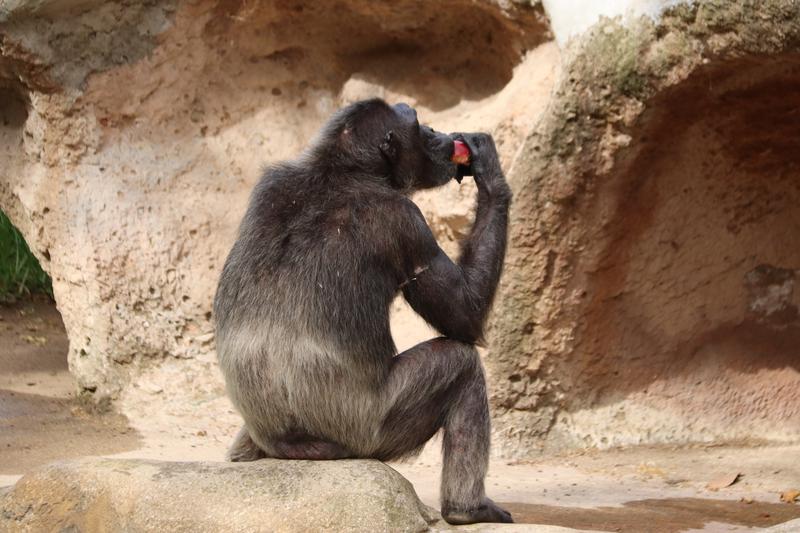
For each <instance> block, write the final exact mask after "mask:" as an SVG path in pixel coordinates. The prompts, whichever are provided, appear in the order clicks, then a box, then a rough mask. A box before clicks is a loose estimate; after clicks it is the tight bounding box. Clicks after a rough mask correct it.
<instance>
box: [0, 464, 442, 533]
mask: <svg viewBox="0 0 800 533" xmlns="http://www.w3.org/2000/svg"><path fill="white" fill-rule="evenodd" d="M437 519H438V515H437V514H436V513H435V511H433V510H432V509H429V508H427V507H426V506H424V505H423V504H422V503H420V501H419V499H418V498H417V496H416V494H415V493H414V489H413V488H412V486H411V484H410V483H409V482H408V481H406V480H405V479H404V478H403V477H402V476H401V475H400V474H398V473H397V472H395V471H394V470H392V469H391V468H389V467H388V466H386V465H384V464H382V463H380V462H378V461H279V460H262V461H257V462H253V463H236V464H235V463H198V462H187V463H171V462H158V461H145V460H123V459H84V460H79V461H71V462H64V463H56V464H53V465H49V466H46V467H44V468H42V469H40V470H37V471H34V472H32V473H29V474H27V475H26V476H25V477H23V478H22V479H20V481H19V482H17V484H16V485H15V486H14V488H13V489H12V490H11V491H10V492H8V493H7V494H5V495H4V496H2V497H0V530H2V531H8V532H10V533H11V532H23V531H25V532H28V531H30V532H33V531H71V530H75V531H84V532H87V533H88V532H92V531H126V532H130V533H134V532H145V531H170V532H196V531H215V532H231V533H232V532H256V531H264V532H266V531H270V532H294V531H298V532H299V531H330V532H362V531H363V532H375V531H393V532H394V531H397V532H418V531H427V530H428V529H429V523H434V522H436V521H437ZM445 527H446V524H445Z"/></svg>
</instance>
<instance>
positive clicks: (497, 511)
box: [442, 498, 514, 526]
mask: <svg viewBox="0 0 800 533" xmlns="http://www.w3.org/2000/svg"><path fill="white" fill-rule="evenodd" d="M442 518H444V519H445V521H446V522H447V523H448V524H452V525H454V526H461V525H464V524H474V523H476V522H501V523H504V524H512V523H513V522H514V520H513V519H512V518H511V513H509V512H508V511H506V510H505V509H503V508H502V507H500V506H498V505H497V504H496V503H494V502H493V501H492V500H490V499H489V498H484V499H483V501H482V502H481V504H480V506H478V507H476V508H474V509H469V510H466V511H463V510H459V509H454V508H451V507H449V506H448V505H447V504H445V505H443V506H442Z"/></svg>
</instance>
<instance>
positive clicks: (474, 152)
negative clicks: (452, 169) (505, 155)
mask: <svg viewBox="0 0 800 533" xmlns="http://www.w3.org/2000/svg"><path fill="white" fill-rule="evenodd" d="M451 137H452V138H453V139H455V140H458V141H461V142H463V143H464V144H466V145H467V148H469V152H470V156H469V165H459V167H458V173H459V174H458V175H459V177H463V176H473V177H474V178H475V184H476V185H477V186H478V189H479V190H480V191H482V192H485V193H488V194H489V196H490V197H505V198H507V199H510V198H511V189H510V188H509V187H508V184H507V183H506V178H505V176H503V169H502V168H500V159H499V158H498V156H497V148H496V147H495V145H494V139H492V136H491V135H489V134H488V133H454V134H452V135H451Z"/></svg>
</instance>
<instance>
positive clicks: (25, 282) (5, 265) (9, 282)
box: [0, 211, 53, 301]
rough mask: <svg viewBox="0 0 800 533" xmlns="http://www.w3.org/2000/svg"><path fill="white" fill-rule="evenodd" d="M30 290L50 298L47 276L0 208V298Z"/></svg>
mask: <svg viewBox="0 0 800 533" xmlns="http://www.w3.org/2000/svg"><path fill="white" fill-rule="evenodd" d="M33 293H44V294H47V295H49V296H50V297H51V298H52V297H53V284H52V281H51V280H50V276H48V275H47V273H46V272H45V271H44V270H42V267H41V265H39V261H37V260H36V257H34V255H33V254H32V253H31V250H30V248H28V245H27V243H26V242H25V239H24V238H23V237H22V234H20V232H19V230H17V228H15V227H14V225H13V224H12V223H11V221H10V220H9V219H8V217H7V216H6V215H5V213H3V212H2V211H0V301H7V300H14V299H16V298H19V297H22V296H26V295H29V294H33Z"/></svg>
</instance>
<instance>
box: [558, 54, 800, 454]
mask: <svg viewBox="0 0 800 533" xmlns="http://www.w3.org/2000/svg"><path fill="white" fill-rule="evenodd" d="M631 135H632V137H633V143H632V145H631V148H630V149H629V150H628V151H627V152H626V153H624V154H622V156H621V158H620V159H619V160H618V165H617V167H616V168H617V169H618V170H617V171H615V174H614V175H613V176H611V178H610V179H609V180H607V181H606V182H605V183H604V184H602V185H600V186H599V189H598V191H597V196H596V198H595V200H593V203H594V207H593V210H594V211H593V213H592V215H590V222H589V225H588V226H587V227H598V228H601V230H599V231H598V232H597V236H596V237H595V238H597V239H598V240H597V241H595V242H592V241H591V239H590V240H589V244H588V248H587V250H589V251H588V252H587V254H586V257H594V260H593V264H591V265H588V266H584V271H585V272H587V274H586V276H587V278H586V280H585V281H584V282H585V283H586V284H587V285H588V287H589V291H588V295H587V298H588V299H589V302H590V303H589V306H588V308H587V309H588V310H587V312H586V313H585V315H584V316H583V317H582V331H581V333H580V341H579V344H578V346H577V349H576V350H575V354H576V358H575V359H574V360H573V361H571V362H566V363H562V365H563V366H562V368H561V375H562V376H563V379H564V382H565V383H567V389H568V390H569V392H568V393H567V398H568V402H569V404H570V406H569V408H568V410H570V411H572V412H573V414H574V413H576V412H580V411H582V410H586V413H594V414H593V415H589V414H587V415H586V416H583V417H581V415H575V416H576V420H578V422H577V425H578V426H582V427H579V428H577V429H576V432H577V433H578V435H579V437H580V438H582V439H583V440H584V441H587V442H589V443H593V444H614V443H615V439H617V440H616V443H618V444H620V443H627V442H630V440H629V441H627V442H621V441H620V440H619V439H623V440H624V439H626V438H627V437H626V436H625V431H622V430H620V428H628V429H630V430H631V431H629V432H628V433H627V434H628V435H630V436H631V439H633V440H634V441H636V440H637V439H638V441H662V442H663V441H686V440H709V439H738V438H764V439H770V438H775V439H786V438H797V437H798V436H800V315H798V307H799V306H800V286H797V285H798V283H800V57H798V56H796V55H791V56H779V57H750V58H742V59H739V60H735V61H727V62H724V63H717V64H711V65H707V66H705V67H703V68H701V69H699V70H698V71H697V72H695V73H694V74H693V75H692V76H691V77H690V79H688V80H687V81H685V82H683V83H682V84H680V85H679V86H677V87H675V88H673V89H671V90H669V91H667V92H665V93H663V94H661V95H659V96H658V97H656V98H655V99H654V101H652V102H650V104H649V106H648V111H646V112H645V113H644V115H643V116H642V117H641V120H640V123H639V125H638V126H636V127H635V130H634V131H633V132H631ZM592 218H593V220H591V219H592ZM603 235H610V236H611V237H610V238H609V239H608V240H603V241H600V239H601V238H603ZM601 242H602V244H600V243H601ZM592 248H594V250H592ZM594 254H596V255H594ZM637 406H639V407H637ZM603 409H607V410H608V411H607V412H606V414H607V415H608V416H597V411H598V410H601V411H602V410H603ZM592 416H594V417H595V418H594V421H591V420H590V419H591V417H592Z"/></svg>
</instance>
